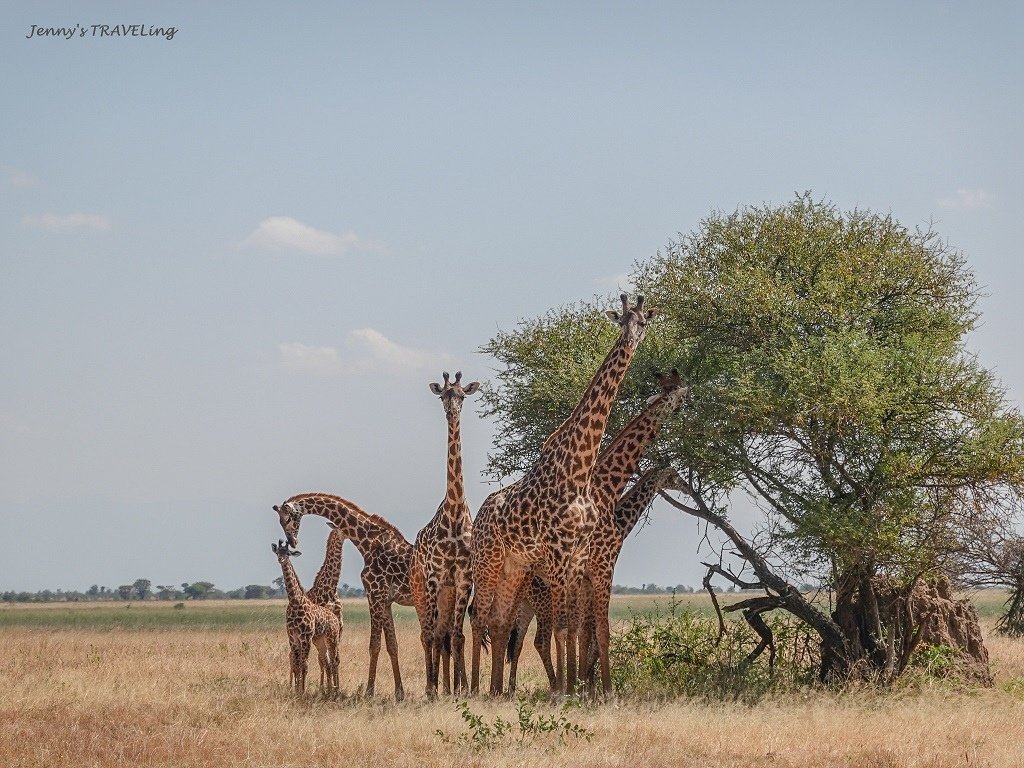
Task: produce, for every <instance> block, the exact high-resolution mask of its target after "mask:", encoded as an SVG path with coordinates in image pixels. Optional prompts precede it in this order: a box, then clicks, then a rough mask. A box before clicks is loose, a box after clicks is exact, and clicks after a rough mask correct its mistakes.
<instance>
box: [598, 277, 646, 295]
mask: <svg viewBox="0 0 1024 768" xmlns="http://www.w3.org/2000/svg"><path fill="white" fill-rule="evenodd" d="M594 284H595V285H597V286H599V287H600V288H602V289H604V290H606V291H611V290H614V291H625V292H626V293H632V292H633V291H634V290H635V288H636V286H634V285H633V280H632V278H631V277H630V276H629V275H628V274H626V273H625V272H621V273H619V274H617V275H607V276H606V277H598V278H595V280H594Z"/></svg>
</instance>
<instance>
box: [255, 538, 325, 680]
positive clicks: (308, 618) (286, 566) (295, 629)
mask: <svg viewBox="0 0 1024 768" xmlns="http://www.w3.org/2000/svg"><path fill="white" fill-rule="evenodd" d="M270 548H271V550H273V552H274V554H275V555H277V561H278V562H279V563H280V564H281V575H282V576H283V577H284V586H285V590H286V592H287V594H288V608H287V610H286V611H285V626H286V627H287V629H288V645H289V646H290V649H291V653H290V661H291V682H292V683H294V685H295V691H296V692H297V693H305V691H306V669H307V663H308V660H309V648H310V646H311V645H314V646H316V651H317V656H318V658H319V661H320V669H321V671H323V670H326V672H327V691H328V692H332V691H337V690H338V638H339V636H340V634H341V623H340V622H339V621H338V617H337V616H336V615H335V614H334V612H333V611H331V609H330V608H326V607H324V606H322V605H317V604H316V603H314V602H313V601H312V600H310V599H309V598H308V597H307V596H306V593H305V592H303V591H302V585H301V584H300V583H299V577H298V576H297V575H296V573H295V568H294V567H293V566H292V561H291V558H292V557H297V556H298V555H300V554H302V553H301V552H298V551H296V550H293V549H289V548H288V545H287V544H286V543H285V542H284V540H283V539H282V540H280V541H278V543H277V544H271V545H270Z"/></svg>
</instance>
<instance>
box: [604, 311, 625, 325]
mask: <svg viewBox="0 0 1024 768" xmlns="http://www.w3.org/2000/svg"><path fill="white" fill-rule="evenodd" d="M604 314H605V317H607V318H608V319H609V320H611V321H612V322H613V323H617V322H619V321H620V320H622V315H620V314H619V313H618V312H616V311H615V310H614V309H609V310H608V311H607V312H605V313H604Z"/></svg>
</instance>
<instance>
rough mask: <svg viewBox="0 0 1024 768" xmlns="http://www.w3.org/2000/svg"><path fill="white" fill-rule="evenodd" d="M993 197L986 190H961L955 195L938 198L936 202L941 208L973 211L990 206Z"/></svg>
mask: <svg viewBox="0 0 1024 768" xmlns="http://www.w3.org/2000/svg"><path fill="white" fill-rule="evenodd" d="M993 200H995V196H994V195H993V194H992V193H991V192H989V191H988V190H985V189H981V188H980V187H979V188H977V189H966V188H961V189H958V190H957V191H956V194H955V195H951V196H950V197H940V198H939V200H938V203H939V205H940V206H941V207H942V208H950V209H964V210H974V209H977V208H988V207H989V206H990V205H992V201H993Z"/></svg>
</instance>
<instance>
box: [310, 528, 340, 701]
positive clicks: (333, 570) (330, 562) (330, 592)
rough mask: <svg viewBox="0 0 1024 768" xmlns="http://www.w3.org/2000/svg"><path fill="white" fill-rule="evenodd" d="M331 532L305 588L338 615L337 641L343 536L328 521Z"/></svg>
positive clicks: (321, 668) (321, 677) (321, 672)
mask: <svg viewBox="0 0 1024 768" xmlns="http://www.w3.org/2000/svg"><path fill="white" fill-rule="evenodd" d="M327 525H329V526H330V528H331V532H330V533H329V534H328V536H327V551H326V552H325V553H324V564H323V565H321V566H320V570H319V571H317V574H316V579H315V580H314V581H313V586H312V587H310V588H309V589H307V590H306V597H308V598H309V599H310V600H312V601H313V602H314V603H316V604H317V605H322V606H323V607H324V608H327V609H328V610H329V611H330V612H331V613H333V614H334V615H335V616H337V617H338V643H339V644H340V643H341V635H342V633H343V632H344V631H345V616H344V611H343V609H342V605H341V600H339V599H338V581H339V580H340V579H341V550H342V546H343V545H344V544H345V536H344V534H342V532H341V531H340V530H339V529H338V527H337V526H336V525H334V523H331V522H328V523H327ZM323 686H324V668H323V667H320V687H321V688H323Z"/></svg>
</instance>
